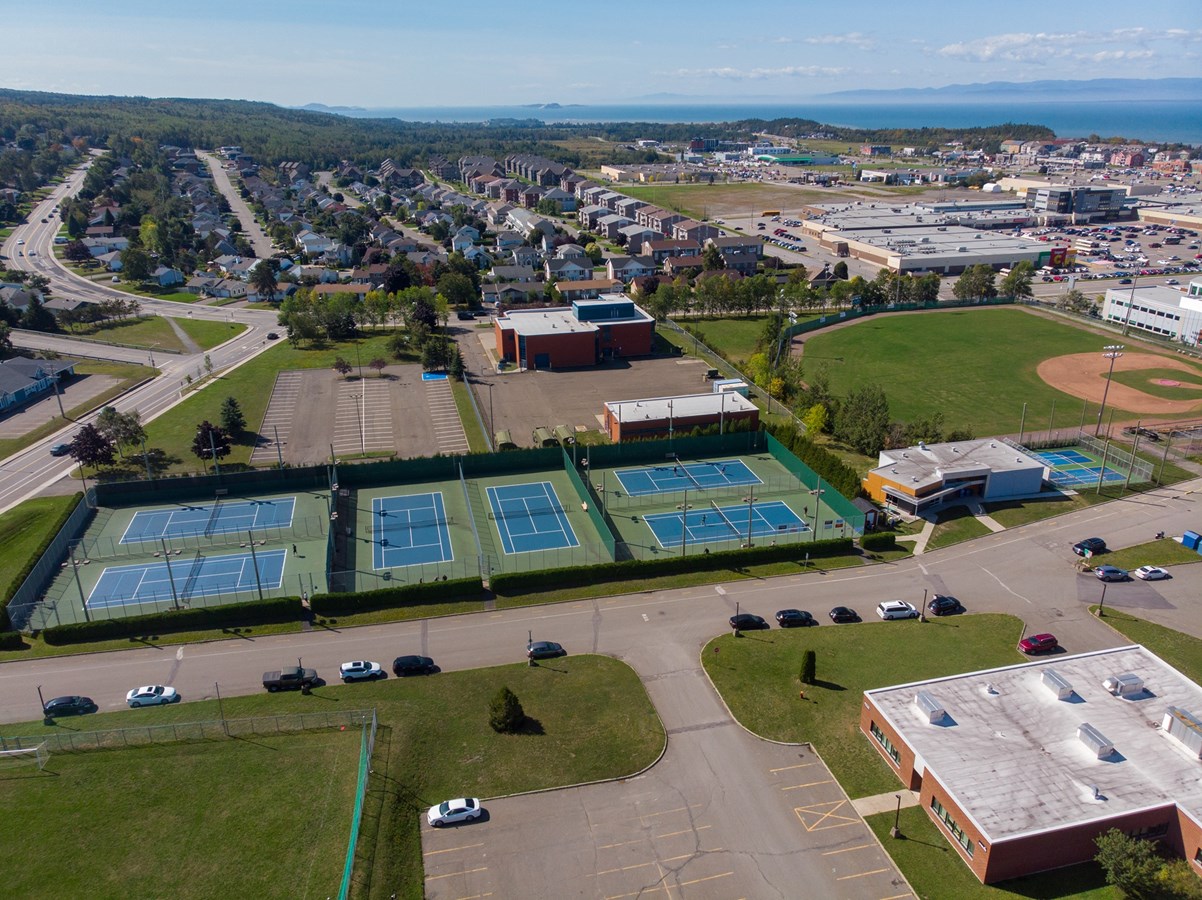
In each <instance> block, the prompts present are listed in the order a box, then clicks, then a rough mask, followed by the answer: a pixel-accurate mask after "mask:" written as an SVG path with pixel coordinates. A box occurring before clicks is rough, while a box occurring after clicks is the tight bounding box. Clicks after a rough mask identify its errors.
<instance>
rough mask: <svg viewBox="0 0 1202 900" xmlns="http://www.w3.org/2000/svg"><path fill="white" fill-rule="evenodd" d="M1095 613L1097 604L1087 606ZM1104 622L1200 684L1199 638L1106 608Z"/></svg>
mask: <svg viewBox="0 0 1202 900" xmlns="http://www.w3.org/2000/svg"><path fill="white" fill-rule="evenodd" d="M1090 609H1091V610H1092V611H1094V612H1095V613H1096V611H1097V607H1096V606H1093V607H1090ZM1103 621H1104V622H1106V624H1107V625H1109V626H1110V627H1111V628H1113V629H1114V630H1115V631H1117V632H1118V633H1119V634H1122V635H1125V636H1126V637H1128V638H1130V639H1131V642H1132V643H1134V644H1143V645H1144V646H1145V647H1147V648H1148V649H1149V650H1151V651H1152V652H1153V653H1155V654H1156V655H1157V656H1159V657H1160V658H1161V659H1163V660H1164V661H1165V662H1167V663H1168V664H1169V665H1170V666H1172V667H1173V668H1175V669H1176V670H1177V671H1179V672H1180V673H1181V674H1182V675H1184V676H1185V677H1186V678H1189V679H1191V680H1193V681H1195V682H1199V683H1202V640H1199V639H1198V638H1196V637H1193V636H1192V635H1188V634H1183V633H1181V632H1180V631H1174V630H1173V629H1172V628H1165V627H1164V626H1163V625H1156V624H1154V623H1152V622H1148V621H1146V620H1144V619H1139V618H1136V617H1135V616H1132V615H1130V614H1128V613H1125V612H1121V611H1119V610H1116V609H1114V608H1112V607H1107V608H1106V610H1105V614H1104V616H1103Z"/></svg>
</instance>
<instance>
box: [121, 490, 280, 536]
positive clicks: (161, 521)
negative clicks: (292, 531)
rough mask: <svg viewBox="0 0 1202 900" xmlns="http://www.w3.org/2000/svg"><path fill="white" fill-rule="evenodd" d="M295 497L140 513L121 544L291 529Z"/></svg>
mask: <svg viewBox="0 0 1202 900" xmlns="http://www.w3.org/2000/svg"><path fill="white" fill-rule="evenodd" d="M295 509H296V498H295V497H283V498H277V499H275V500H216V501H214V502H212V503H193V504H185V503H181V504H179V505H178V506H174V507H171V508H169V509H140V510H138V511H137V512H136V513H134V517H133V519H131V520H130V523H129V527H128V528H126V529H125V534H123V535H121V543H122V544H144V543H148V542H150V541H157V540H160V539H167V540H170V539H171V538H187V537H196V536H197V535H204V536H205V537H208V536H209V535H213V534H232V533H235V532H240V531H241V532H245V531H261V530H263V529H266V528H290V527H292V516H293V513H294V511H295Z"/></svg>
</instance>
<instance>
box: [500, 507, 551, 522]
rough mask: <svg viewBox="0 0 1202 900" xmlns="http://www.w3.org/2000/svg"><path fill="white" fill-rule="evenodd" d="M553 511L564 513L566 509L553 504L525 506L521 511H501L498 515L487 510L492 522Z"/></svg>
mask: <svg viewBox="0 0 1202 900" xmlns="http://www.w3.org/2000/svg"><path fill="white" fill-rule="evenodd" d="M553 513H565V514H566V513H567V510H566V509H564V508H563V507H562V506H560V505H558V504H555V505H552V506H544V507H541V508H539V509H529V508H527V509H526V510H524V511H523V512H512V513H509V512H502V513H501V514H500V515H499V516H498V515H495V514H494V513H493V511H492V510H491V509H490V510H489V511H488V520H489V521H490V522H493V521H496V520H497V519H532V518H534V517H535V516H543V515H551V514H553Z"/></svg>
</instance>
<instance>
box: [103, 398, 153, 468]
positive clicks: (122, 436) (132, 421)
mask: <svg viewBox="0 0 1202 900" xmlns="http://www.w3.org/2000/svg"><path fill="white" fill-rule="evenodd" d="M96 428H97V430H99V431H100V433H101V434H103V435H104V436H105V437H106V438H107V439H108V440H109V441H111V442H112V444H113V446H114V447H116V448H117V452H118V453H120V454H121V456H123V457H124V456H125V454H124V453H123V452H122V450H121V448H122V447H131V446H136V445H138V444H140V443H141V442H142V441H143V440H145V439H146V431H145V430H144V429H143V428H142V414H141V413H140V412H138V411H137V410H136V409H135V410H131V411H130V412H128V413H122V412H118V411H117V409H116V407H113V406H106V407H105V408H104V409H102V410H101V411H100V415H99V416H97V417H96Z"/></svg>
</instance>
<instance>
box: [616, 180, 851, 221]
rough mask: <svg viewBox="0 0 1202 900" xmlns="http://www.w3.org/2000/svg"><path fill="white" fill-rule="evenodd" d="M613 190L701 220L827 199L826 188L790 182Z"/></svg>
mask: <svg viewBox="0 0 1202 900" xmlns="http://www.w3.org/2000/svg"><path fill="white" fill-rule="evenodd" d="M615 190H620V191H621V193H623V194H626V195H627V196H629V197H634V198H635V199H638V200H644V201H646V202H647V203H653V204H655V205H656V206H660V207H663V208H664V209H674V210H678V211H680V212H681V213H683V214H684V215H686V216H691V217H692V218H694V219H698V220H701V219H703V218H706V217H708V218H709V219H711V220H712V219H715V218H722V217H723V216H752V215H754V216H758V215H759V214H760V212H762V211H763V210H765V209H779V210H782V211H783V212H784V213H786V214H789V213H794V212H797V211H799V210H800V209H801V207H802V206H804V205H805V204H807V203H813V202H815V201H819V200H829V199H831V195H830V193H829V192H824V191H821V190H816V189H814V188H803V187H793V186H791V185H779V184H758V183H752V182H739V183H736V184H654V185H651V184H643V185H634V184H621V185H617V186H615Z"/></svg>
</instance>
